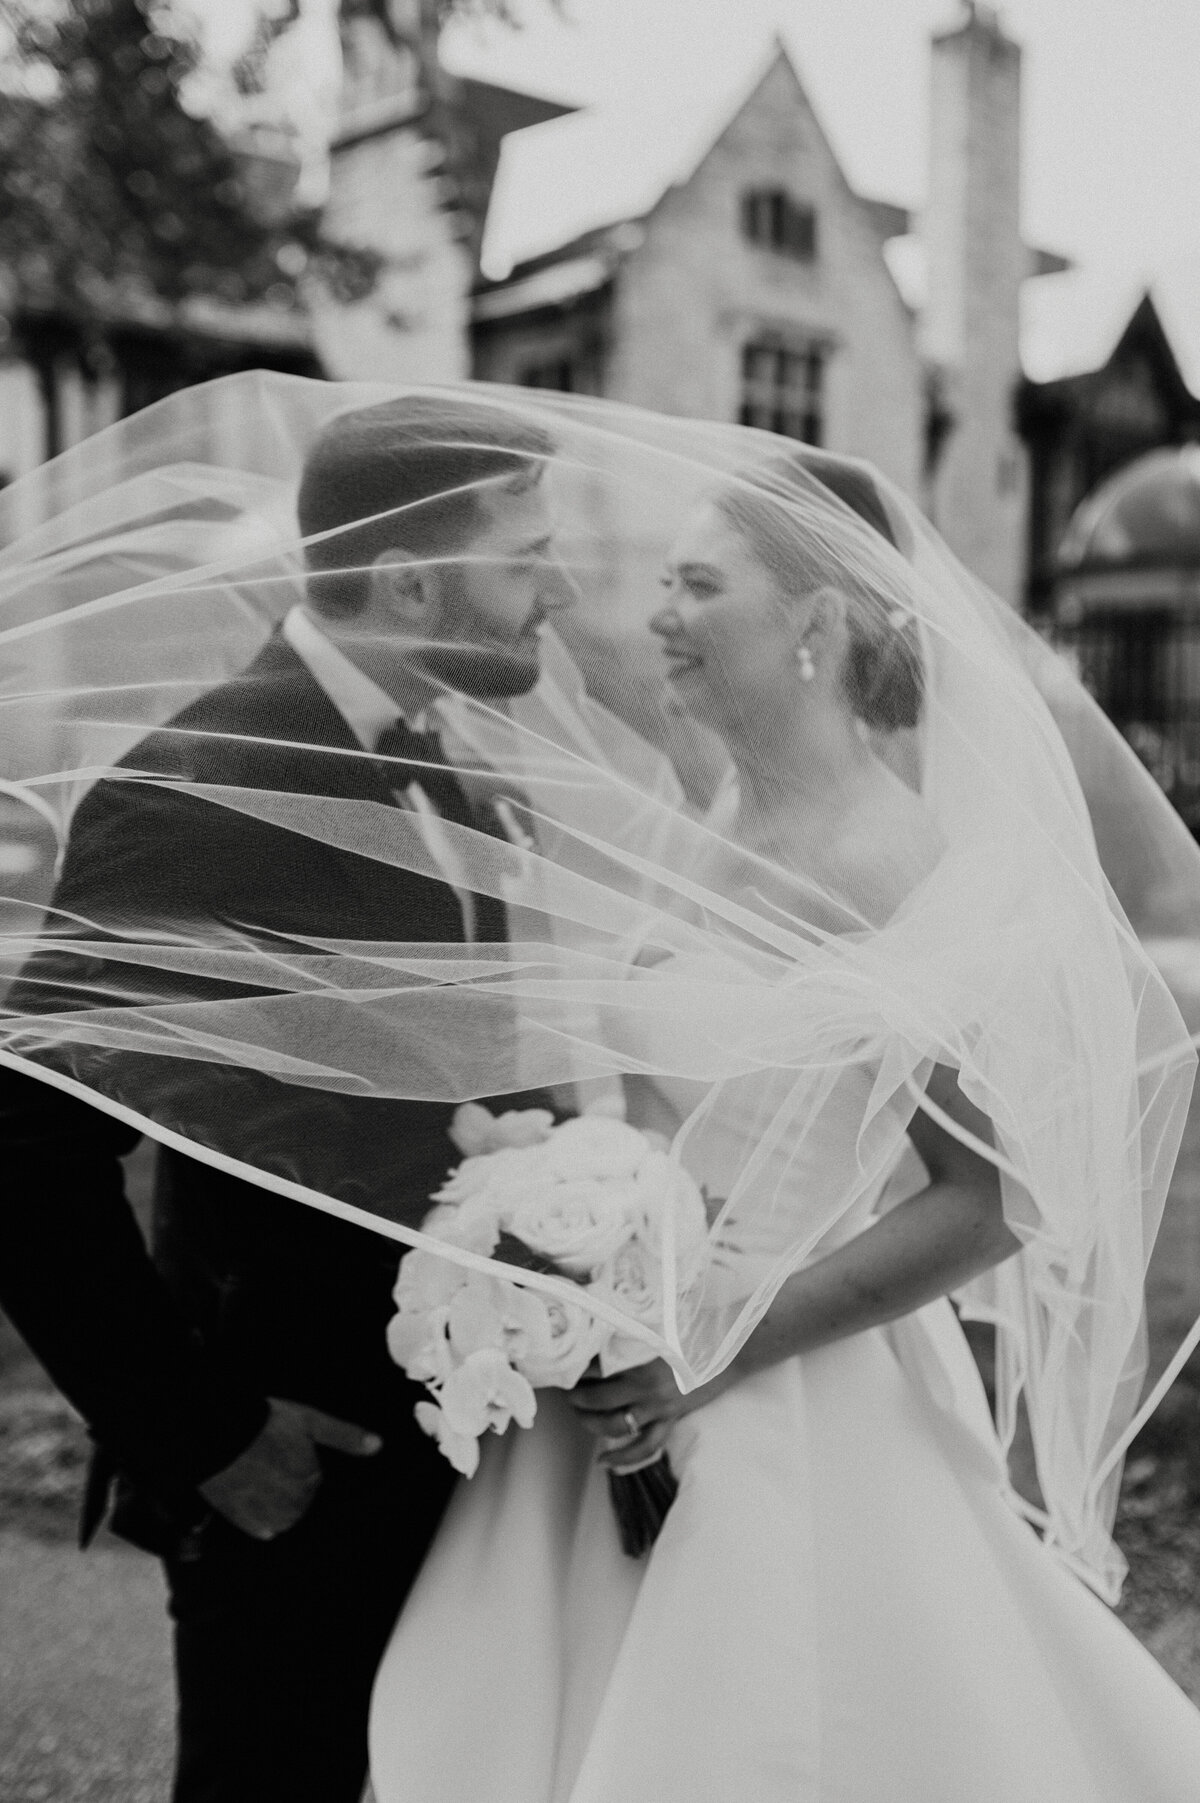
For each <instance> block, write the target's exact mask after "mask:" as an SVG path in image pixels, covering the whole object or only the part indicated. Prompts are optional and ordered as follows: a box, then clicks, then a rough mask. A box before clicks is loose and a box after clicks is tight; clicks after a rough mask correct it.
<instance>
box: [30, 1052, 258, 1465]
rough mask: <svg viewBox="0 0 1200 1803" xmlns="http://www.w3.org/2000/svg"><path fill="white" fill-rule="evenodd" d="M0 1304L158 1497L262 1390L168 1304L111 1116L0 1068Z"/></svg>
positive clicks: (215, 1444) (226, 1439)
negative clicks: (221, 1359)
mask: <svg viewBox="0 0 1200 1803" xmlns="http://www.w3.org/2000/svg"><path fill="white" fill-rule="evenodd" d="M0 1139H2V1140H3V1144H4V1150H5V1166H6V1174H5V1186H4V1195H3V1198H2V1199H0V1305H2V1306H3V1308H4V1310H5V1312H6V1313H7V1314H8V1315H9V1317H10V1318H11V1320H12V1321H13V1323H14V1325H15V1326H16V1327H17V1329H18V1331H19V1332H20V1333H21V1334H22V1336H23V1337H24V1338H25V1340H26V1341H27V1342H28V1344H29V1346H30V1347H31V1348H32V1350H33V1351H34V1352H35V1353H36V1354H37V1356H38V1358H39V1359H41V1361H42V1363H43V1364H44V1365H45V1367H46V1369H47V1370H48V1371H49V1373H50V1376H51V1377H52V1378H53V1379H54V1381H55V1383H56V1384H57V1385H58V1386H59V1388H60V1389H61V1390H62V1391H63V1394H64V1395H65V1396H67V1397H68V1398H69V1400H70V1401H71V1402H72V1403H73V1404H74V1406H75V1407H76V1408H77V1409H78V1410H79V1412H80V1414H81V1415H82V1416H83V1418H84V1420H85V1421H86V1422H87V1424H88V1427H89V1429H90V1431H91V1433H92V1434H93V1436H94V1437H95V1439H97V1440H98V1441H99V1442H100V1443H101V1444H102V1445H103V1446H104V1447H105V1448H106V1449H107V1450H108V1451H109V1452H110V1453H111V1454H112V1455H113V1457H114V1458H115V1459H116V1461H117V1463H118V1464H120V1465H121V1466H122V1467H123V1468H124V1469H125V1470H127V1471H128V1472H129V1473H130V1475H131V1476H133V1477H136V1478H138V1479H140V1480H141V1481H142V1482H143V1483H146V1484H148V1485H149V1486H150V1487H151V1488H152V1489H153V1490H154V1491H155V1492H156V1493H158V1494H159V1495H161V1496H163V1497H164V1499H168V1500H169V1499H173V1498H176V1497H178V1496H181V1495H183V1494H186V1493H187V1492H188V1491H189V1490H191V1489H192V1488H194V1486H195V1485H196V1484H198V1483H201V1482H203V1480H204V1479H205V1478H207V1477H210V1476H212V1474H213V1473H214V1472H216V1471H219V1470H221V1469H222V1467H224V1466H225V1465H228V1464H229V1463H230V1461H231V1460H232V1459H234V1458H235V1457H236V1456H237V1454H238V1453H239V1452H241V1451H242V1450H243V1449H244V1448H245V1447H246V1446H247V1445H248V1444H249V1443H250V1441H251V1440H252V1439H253V1438H254V1436H255V1435H256V1434H257V1433H258V1431H259V1429H260V1428H261V1426H262V1425H263V1422H264V1421H265V1419H266V1404H265V1402H264V1401H263V1399H262V1398H261V1397H259V1396H256V1395H254V1394H253V1393H252V1392H251V1393H247V1392H244V1391H243V1390H242V1389H241V1388H240V1387H239V1386H238V1385H237V1384H236V1382H235V1381H234V1380H233V1379H232V1377H230V1376H229V1375H228V1374H226V1373H224V1372H222V1371H221V1370H220V1369H219V1367H218V1366H217V1365H216V1363H215V1362H214V1360H213V1359H212V1358H211V1356H209V1355H208V1354H206V1353H205V1352H204V1350H203V1349H202V1347H201V1346H200V1344H199V1343H198V1341H197V1340H196V1339H195V1338H194V1336H193V1335H192V1333H191V1332H190V1330H189V1328H188V1327H187V1325H186V1324H185V1323H184V1322H183V1321H182V1320H181V1319H180V1318H179V1316H178V1314H177V1312H176V1310H175V1308H174V1305H173V1304H172V1302H171V1299H170V1297H169V1296H168V1294H167V1291H166V1289H165V1288H164V1286H163V1283H162V1280H161V1279H160V1278H159V1276H158V1273H157V1272H156V1271H155V1269H154V1267H153V1265H152V1264H151V1262H150V1259H149V1256H148V1254H147V1252H146V1248H145V1245H144V1243H143V1240H142V1236H141V1234H140V1232H139V1230H138V1227H137V1223H136V1222H135V1220H134V1218H133V1213H132V1210H131V1209H130V1207H129V1203H128V1201H127V1199H126V1196H125V1188H124V1181H123V1171H122V1167H121V1162H120V1161H121V1156H122V1154H124V1153H126V1152H128V1151H130V1150H131V1149H132V1147H133V1146H134V1144H135V1143H136V1141H137V1135H136V1133H135V1132H134V1131H133V1130H132V1129H131V1128H128V1127H125V1126H123V1125H122V1124H121V1123H119V1122H117V1121H115V1120H113V1119H111V1118H110V1117H109V1116H107V1115H105V1114H102V1113H101V1112H100V1111H99V1110H98V1109H95V1108H90V1107H88V1106H87V1104H86V1103H83V1102H78V1101H75V1100H74V1099H73V1098H72V1097H70V1096H66V1095H63V1094H62V1093H61V1092H60V1091H58V1090H56V1089H53V1088H51V1087H50V1086H49V1085H48V1084H46V1083H42V1082H40V1081H38V1080H37V1079H36V1078H33V1077H26V1076H24V1075H22V1074H21V1073H19V1072H16V1071H12V1070H8V1069H4V1070H0Z"/></svg>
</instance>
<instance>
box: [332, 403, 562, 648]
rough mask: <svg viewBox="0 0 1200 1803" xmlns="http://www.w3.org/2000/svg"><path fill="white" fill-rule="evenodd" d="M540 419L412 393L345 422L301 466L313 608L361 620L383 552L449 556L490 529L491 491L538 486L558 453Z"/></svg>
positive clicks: (339, 420)
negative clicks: (486, 496)
mask: <svg viewBox="0 0 1200 1803" xmlns="http://www.w3.org/2000/svg"><path fill="white" fill-rule="evenodd" d="M554 448H555V447H554V441H553V439H552V438H551V437H550V435H549V433H548V432H546V431H545V430H544V429H543V427H541V426H540V425H538V424H536V423H535V422H534V421H533V420H531V419H528V418H525V417H523V416H522V415H521V414H518V413H514V412H512V411H511V410H510V409H509V408H508V407H504V406H500V405H498V404H493V403H491V402H486V401H476V400H469V401H468V400H463V399H460V398H459V397H458V396H456V395H419V394H416V395H404V396H402V397H400V398H399V399H397V400H391V401H381V402H379V403H378V404H377V405H375V406H373V407H357V408H355V409H353V411H351V412H348V413H340V414H338V415H337V416H336V417H335V418H334V419H332V420H331V421H330V422H329V424H328V425H327V426H326V427H325V429H324V431H322V433H321V434H320V436H319V437H318V439H317V440H316V443H315V444H314V445H313V447H312V450H311V451H310V452H309V455H308V458H307V460H306V462H305V465H304V473H303V475H302V477H301V480H300V493H299V496H298V498H297V513H298V515H299V522H300V531H301V534H302V535H303V538H304V540H305V547H304V555H305V561H306V563H307V565H308V570H309V584H308V591H309V599H310V600H311V602H312V604H313V606H314V607H316V608H318V609H319V610H320V611H321V612H322V613H326V614H341V615H346V614H354V613H357V612H358V611H359V609H360V608H362V607H363V606H364V605H365V603H366V600H367V594H368V587H367V583H368V572H369V570H370V567H371V565H372V564H373V563H374V561H375V560H376V558H378V557H379V556H380V555H381V553H384V552H387V551H389V550H395V551H397V552H398V553H399V554H401V555H404V556H407V557H411V558H436V557H444V556H446V555H447V554H448V553H450V552H453V551H458V550H461V549H462V548H463V547H464V546H466V545H468V544H469V543H470V542H471V540H472V538H473V537H475V535H476V534H477V533H478V532H479V531H481V530H482V528H483V526H484V525H485V523H486V515H485V512H484V509H483V507H482V505H481V500H480V495H481V491H482V490H483V489H484V488H485V487H488V488H494V487H500V488H504V489H508V490H510V491H512V492H520V491H522V490H525V489H528V488H532V487H533V486H534V485H535V484H536V483H537V482H538V481H539V480H540V479H541V475H542V471H543V469H544V468H545V466H546V462H547V460H548V459H549V458H550V457H551V456H552V455H553V453H554Z"/></svg>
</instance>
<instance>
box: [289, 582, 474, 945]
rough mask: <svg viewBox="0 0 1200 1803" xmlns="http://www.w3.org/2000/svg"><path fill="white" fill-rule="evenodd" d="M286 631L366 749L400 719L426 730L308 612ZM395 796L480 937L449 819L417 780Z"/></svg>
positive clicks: (468, 932) (298, 613)
mask: <svg viewBox="0 0 1200 1803" xmlns="http://www.w3.org/2000/svg"><path fill="white" fill-rule="evenodd" d="M282 632H283V636H284V638H285V639H286V640H287V642H288V644H289V645H290V646H291V648H292V650H293V651H294V652H295V653H296V656H297V657H298V658H299V659H300V661H301V662H302V663H303V664H304V666H305V668H306V669H307V670H308V673H309V675H310V676H311V677H312V678H313V680H314V681H315V682H317V683H319V684H320V686H321V688H322V689H324V691H325V693H326V695H328V697H329V699H330V701H332V703H333V705H334V707H335V708H336V709H337V711H338V713H339V714H340V715H341V716H342V718H343V720H344V721H345V722H346V725H347V726H348V727H349V728H350V730H351V732H352V733H353V734H354V736H355V738H356V739H357V740H358V742H359V744H360V745H361V746H362V747H363V749H364V750H365V751H374V749H375V747H376V745H378V743H379V740H380V737H381V735H382V734H383V733H385V732H387V731H388V730H389V729H390V728H391V727H393V726H395V725H396V723H397V721H403V722H404V724H405V725H406V726H409V727H411V728H412V730H413V731H414V732H418V731H421V730H423V727H424V717H423V716H422V717H421V720H420V723H418V721H417V720H410V719H408V718H406V716H405V715H404V714H403V712H402V711H401V710H400V709H399V708H398V707H397V706H396V703H395V702H394V701H393V700H392V698H391V696H390V695H389V694H388V693H387V691H386V690H385V689H381V688H380V686H379V684H378V683H377V682H372V680H371V678H370V677H369V676H367V675H366V674H365V673H364V672H363V671H362V670H360V669H359V667H358V665H357V664H355V663H352V662H351V660H350V659H349V658H348V657H347V656H346V654H345V653H344V652H343V651H339V649H338V647H337V646H336V645H335V644H334V643H333V640H332V639H330V638H327V637H326V635H325V633H323V632H322V631H321V629H320V627H319V626H318V625H317V623H316V621H315V620H314V619H313V617H312V615H311V614H310V613H308V612H307V610H306V609H305V608H303V607H293V608H292V610H291V612H290V613H289V614H288V615H287V616H286V618H285V619H284V622H283V627H282ZM392 793H393V795H394V796H395V797H396V800H397V801H398V802H399V804H400V806H401V807H403V808H407V809H408V811H409V812H410V813H412V814H415V815H416V817H417V828H418V831H419V832H420V834H421V837H422V839H423V840H424V842H425V848H426V850H427V851H428V852H429V854H430V856H431V857H432V858H433V860H434V862H435V864H436V865H437V867H438V869H439V870H440V871H441V873H442V875H443V877H444V878H445V880H446V883H447V884H448V885H449V887H450V888H451V889H453V891H454V893H455V895H456V896H457V897H458V903H459V906H460V907H461V909H462V916H463V936H464V938H465V939H467V940H468V941H473V940H475V939H476V938H478V932H477V922H476V910H475V897H474V895H473V894H472V892H471V890H470V888H469V887H468V884H467V879H466V868H465V865H464V862H463V859H462V857H461V855H460V853H459V852H458V850H457V848H456V847H455V845H454V844H453V843H452V841H451V836H450V834H449V833H448V832H447V831H446V823H445V821H444V820H443V819H442V816H441V815H440V814H439V813H438V811H437V809H436V808H435V807H434V805H433V803H432V802H431V801H430V799H429V797H428V795H427V794H426V793H425V790H424V789H423V788H422V787H421V784H420V782H419V781H417V780H415V779H414V780H412V781H410V782H408V783H406V784H405V785H404V786H403V787H398V788H395V789H393V790H392Z"/></svg>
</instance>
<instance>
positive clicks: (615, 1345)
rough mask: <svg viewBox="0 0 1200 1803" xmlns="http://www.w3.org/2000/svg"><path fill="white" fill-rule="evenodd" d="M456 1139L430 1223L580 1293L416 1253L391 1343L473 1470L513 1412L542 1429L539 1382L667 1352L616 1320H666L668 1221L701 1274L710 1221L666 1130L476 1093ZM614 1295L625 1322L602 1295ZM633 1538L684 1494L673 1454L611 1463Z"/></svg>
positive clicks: (685, 1266)
mask: <svg viewBox="0 0 1200 1803" xmlns="http://www.w3.org/2000/svg"><path fill="white" fill-rule="evenodd" d="M452 1137H453V1139H454V1141H455V1143H456V1144H457V1145H458V1147H459V1149H460V1151H463V1152H465V1153H466V1154H467V1156H466V1157H465V1158H464V1159H463V1162H462V1163H461V1164H460V1165H459V1166H458V1167H457V1168H456V1169H455V1170H454V1171H453V1172H452V1173H451V1175H450V1177H449V1179H448V1181H447V1182H446V1183H445V1185H444V1186H443V1187H442V1188H441V1189H440V1190H439V1191H437V1192H436V1194H435V1195H434V1197H433V1198H432V1199H433V1201H434V1203H435V1204H436V1206H435V1207H434V1209H433V1212H432V1213H431V1214H430V1215H428V1216H427V1217H426V1219H425V1220H424V1221H423V1222H422V1230H423V1231H424V1232H425V1233H428V1234H431V1235H433V1236H435V1237H436V1238H438V1239H440V1240H444V1241H446V1242H447V1243H448V1244H451V1245H456V1246H459V1247H463V1248H465V1249H467V1250H469V1251H472V1252H477V1253H480V1254H482V1255H483V1256H485V1257H493V1256H494V1257H497V1258H500V1259H503V1260H506V1261H507V1262H509V1263H512V1264H514V1265H522V1266H525V1267H526V1268H531V1269H535V1270H541V1271H545V1272H548V1273H551V1274H555V1275H558V1276H561V1277H565V1278H569V1279H570V1280H571V1281H572V1282H573V1283H574V1284H575V1286H576V1288H577V1290H578V1296H579V1299H578V1301H576V1300H575V1299H574V1297H573V1296H572V1297H571V1298H570V1299H567V1298H565V1297H559V1296H551V1295H546V1294H543V1293H542V1292H540V1291H536V1290H532V1289H529V1288H527V1287H525V1286H524V1285H521V1284H517V1283H513V1282H510V1281H509V1280H507V1279H506V1278H504V1277H501V1276H499V1275H497V1274H496V1273H495V1272H493V1271H486V1272H485V1271H474V1270H470V1269H468V1268H466V1267H464V1266H462V1265H458V1264H455V1263H453V1262H451V1261H450V1260H449V1259H445V1258H442V1257H440V1256H439V1255H438V1254H437V1253H434V1252H427V1251H424V1250H423V1249H421V1248H418V1249H417V1250H415V1251H413V1252H410V1253H409V1254H408V1255H407V1257H406V1258H405V1259H404V1261H403V1263H402V1264H401V1266H400V1275H399V1278H398V1280H397V1283H396V1288H395V1291H394V1292H393V1294H394V1298H395V1302H396V1306H397V1310H398V1313H397V1314H396V1315H395V1316H394V1317H393V1319H392V1321H391V1323H390V1325H389V1328H388V1347H389V1350H390V1352H391V1355H392V1357H393V1358H394V1359H395V1360H396V1362H397V1364H399V1365H400V1366H402V1367H403V1369H404V1370H405V1372H406V1373H407V1374H408V1376H409V1377H411V1378H414V1379H415V1380H416V1381H417V1382H419V1383H423V1384H424V1385H425V1386H426V1388H427V1389H428V1390H429V1392H430V1396H431V1400H430V1401H428V1402H419V1403H418V1404H417V1407H416V1416H417V1420H418V1421H419V1423H420V1425H421V1426H422V1428H424V1430H425V1432H426V1433H428V1434H430V1435H432V1436H433V1437H434V1438H435V1439H436V1440H437V1442H438V1445H439V1447H440V1449H441V1451H442V1452H443V1453H444V1455H445V1456H446V1458H447V1459H449V1461H450V1463H451V1464H452V1465H453V1466H454V1467H455V1469H456V1470H458V1471H461V1472H462V1473H463V1474H464V1476H466V1477H470V1476H472V1475H473V1473H474V1471H475V1469H476V1467H477V1466H478V1463H479V1441H480V1438H481V1437H482V1435H483V1434H485V1433H486V1432H488V1431H489V1430H490V1431H491V1432H493V1433H503V1432H504V1431H505V1429H506V1428H507V1427H508V1425H509V1423H510V1422H511V1421H516V1422H517V1424H518V1426H520V1427H529V1426H531V1425H532V1423H533V1419H534V1416H535V1414H536V1412H537V1398H536V1395H535V1392H536V1391H537V1390H539V1389H543V1388H557V1389H564V1390H569V1389H571V1388H573V1386H574V1385H575V1384H577V1383H578V1382H579V1380H580V1378H581V1377H582V1376H583V1375H584V1373H585V1371H587V1370H588V1369H589V1367H593V1366H594V1367H595V1368H596V1369H597V1370H598V1372H599V1374H600V1375H601V1376H602V1377H611V1376H612V1375H614V1374H615V1373H616V1372H618V1371H626V1370H629V1369H630V1368H631V1367H633V1366H634V1365H639V1364H645V1363H647V1362H648V1361H649V1360H650V1359H652V1358H654V1357H655V1356H656V1353H655V1351H654V1350H653V1348H652V1347H650V1346H649V1345H648V1344H647V1343H646V1341H645V1340H644V1339H641V1338H639V1337H637V1336H636V1335H635V1334H632V1333H627V1332H623V1331H622V1330H621V1328H620V1327H619V1326H614V1325H612V1320H611V1311H612V1309H614V1308H615V1309H616V1310H619V1311H620V1315H621V1316H623V1317H624V1318H625V1319H626V1320H628V1319H629V1318H630V1317H632V1318H633V1319H634V1320H637V1321H641V1322H644V1323H645V1324H646V1325H647V1326H651V1327H655V1328H661V1326H662V1319H661V1306H662V1303H661V1298H662V1293H663V1278H662V1271H663V1257H662V1255H663V1243H664V1234H670V1235H671V1237H672V1239H673V1242H674V1259H675V1264H676V1270H677V1273H678V1274H679V1275H680V1276H681V1277H682V1281H683V1282H684V1283H686V1282H687V1278H688V1273H689V1270H690V1269H694V1268H695V1266H696V1264H697V1262H698V1260H699V1257H700V1254H701V1253H702V1251H703V1248H704V1245H705V1243H706V1240H707V1234H708V1221H707V1215H706V1212H705V1206H704V1197H703V1195H702V1193H701V1191H700V1189H699V1188H698V1187H697V1185H696V1184H695V1183H694V1182H693V1181H692V1179H691V1177H689V1175H688V1174H687V1172H686V1171H684V1170H683V1169H682V1168H681V1167H680V1166H679V1165H678V1164H677V1163H676V1162H675V1161H674V1160H673V1159H672V1158H671V1157H669V1156H668V1154H667V1152H666V1150H665V1149H663V1146H662V1145H661V1144H656V1143H655V1139H654V1138H653V1137H652V1136H648V1135H646V1134H643V1133H640V1132H638V1130H637V1129H636V1128H634V1127H630V1126H628V1125H626V1123H625V1122H624V1121H618V1120H613V1119H611V1118H610V1117H608V1116H604V1115H582V1116H580V1117H578V1118H577V1119H574V1120H568V1121H564V1122H562V1123H561V1124H560V1125H558V1126H555V1124H554V1119H553V1116H552V1115H550V1114H548V1113H547V1112H545V1111H544V1110H541V1109H530V1110H525V1111H522V1112H519V1113H512V1114H507V1115H503V1116H501V1117H500V1118H499V1119H497V1118H495V1117H494V1116H492V1115H491V1114H490V1113H489V1112H488V1111H487V1110H486V1109H485V1108H482V1107H480V1106H479V1105H478V1104H475V1103H468V1104H466V1105H465V1106H464V1107H462V1108H460V1109H459V1110H458V1112H457V1114H456V1115H455V1121H454V1127H453V1129H452ZM589 1298H590V1299H592V1300H598V1301H600V1302H601V1303H602V1304H608V1305H610V1306H609V1319H608V1320H605V1319H603V1318H601V1316H600V1315H598V1314H597V1312H596V1311H595V1310H594V1309H593V1308H590V1307H589V1306H588V1302H589ZM610 1477H611V1483H612V1490H613V1498H614V1503H615V1505H616V1508H617V1515H618V1520H619V1522H620V1525H621V1531H622V1539H623V1541H624V1544H625V1547H626V1550H627V1551H629V1552H633V1553H638V1552H642V1551H644V1550H645V1549H646V1547H647V1546H648V1545H649V1544H650V1542H651V1541H652V1540H653V1538H654V1535H655V1534H656V1533H657V1530H658V1527H659V1526H660V1525H661V1521H662V1517H663V1515H664V1514H665V1512H666V1508H667V1507H668V1506H669V1504H670V1500H671V1497H672V1496H673V1494H674V1490H675V1482H674V1478H673V1476H672V1474H671V1471H670V1465H669V1462H668V1461H667V1458H666V1455H665V1454H663V1455H662V1456H661V1458H660V1459H659V1460H658V1461H657V1462H656V1464H655V1465H653V1466H650V1467H648V1468H647V1469H646V1470H644V1471H641V1472H635V1473H628V1474H625V1475H624V1476H620V1475H617V1474H610Z"/></svg>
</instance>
